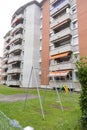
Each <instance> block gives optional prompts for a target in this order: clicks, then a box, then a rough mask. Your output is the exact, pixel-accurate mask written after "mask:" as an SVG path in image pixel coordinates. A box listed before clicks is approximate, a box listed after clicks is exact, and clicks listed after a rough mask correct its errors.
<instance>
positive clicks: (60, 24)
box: [49, 0, 79, 89]
mask: <svg viewBox="0 0 87 130" xmlns="http://www.w3.org/2000/svg"><path fill="white" fill-rule="evenodd" d="M49 45H50V86H53V81H52V76H54V78H55V81H56V83H57V86H61V83H62V85H65V86H68V87H69V88H72V89H73V88H74V87H75V86H76V84H77V83H76V82H77V70H76V67H75V62H76V60H78V59H79V44H78V19H77V5H76V0H55V1H54V0H51V1H50V44H49Z"/></svg>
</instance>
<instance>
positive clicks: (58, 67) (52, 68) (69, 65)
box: [50, 61, 74, 71]
mask: <svg viewBox="0 0 87 130" xmlns="http://www.w3.org/2000/svg"><path fill="white" fill-rule="evenodd" d="M73 66H74V65H73V63H71V61H69V62H68V61H67V62H62V63H58V64H54V65H50V71H55V70H67V69H73V68H74V67H73Z"/></svg>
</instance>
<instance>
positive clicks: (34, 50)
mask: <svg viewBox="0 0 87 130" xmlns="http://www.w3.org/2000/svg"><path fill="white" fill-rule="evenodd" d="M40 16H41V9H40V4H39V3H38V2H37V1H31V2H29V3H27V4H25V5H24V6H22V7H20V8H19V9H18V10H17V11H16V12H15V13H14V14H13V16H12V20H11V27H12V29H11V30H10V31H9V32H8V33H7V34H6V35H5V36H4V39H5V44H4V55H3V74H2V77H3V84H6V85H8V86H20V87H28V82H29V77H30V72H31V68H32V66H34V67H38V66H39V49H40V24H41V23H40ZM37 77H39V74H38V75H37ZM32 78H33V77H32ZM33 84H34V81H33V80H32V79H31V86H34V85H33Z"/></svg>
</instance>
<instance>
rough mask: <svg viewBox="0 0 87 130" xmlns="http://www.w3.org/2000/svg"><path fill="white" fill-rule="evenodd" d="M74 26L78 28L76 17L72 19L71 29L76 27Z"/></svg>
mask: <svg viewBox="0 0 87 130" xmlns="http://www.w3.org/2000/svg"><path fill="white" fill-rule="evenodd" d="M76 28H78V23H77V19H76V20H74V21H72V29H76Z"/></svg>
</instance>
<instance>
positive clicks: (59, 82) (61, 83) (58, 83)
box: [49, 79, 75, 89]
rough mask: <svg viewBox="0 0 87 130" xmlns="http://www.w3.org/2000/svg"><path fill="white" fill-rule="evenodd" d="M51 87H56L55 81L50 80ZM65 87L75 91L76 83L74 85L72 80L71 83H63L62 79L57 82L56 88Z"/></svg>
mask: <svg viewBox="0 0 87 130" xmlns="http://www.w3.org/2000/svg"><path fill="white" fill-rule="evenodd" d="M49 85H50V87H51V88H53V87H54V81H53V80H50V82H49ZM63 85H64V86H67V87H68V88H70V89H75V83H74V85H73V82H72V80H71V81H69V80H67V81H62V80H61V79H60V81H59V80H58V81H56V80H55V87H57V88H60V87H61V86H63Z"/></svg>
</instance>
